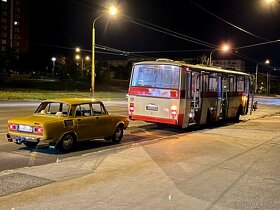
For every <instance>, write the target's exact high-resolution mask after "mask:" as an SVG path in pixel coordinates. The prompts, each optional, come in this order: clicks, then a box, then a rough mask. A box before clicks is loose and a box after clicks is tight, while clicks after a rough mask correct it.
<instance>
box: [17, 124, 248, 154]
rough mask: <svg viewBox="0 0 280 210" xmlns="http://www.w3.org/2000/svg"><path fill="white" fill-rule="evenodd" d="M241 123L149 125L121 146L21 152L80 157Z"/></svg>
mask: <svg viewBox="0 0 280 210" xmlns="http://www.w3.org/2000/svg"><path fill="white" fill-rule="evenodd" d="M240 122H243V121H242V120H239V121H238V122H236V121H232V120H221V121H218V122H213V123H211V124H207V125H199V126H191V127H188V128H185V129H183V128H181V127H178V126H173V125H166V124H149V125H142V126H139V127H137V128H132V129H131V134H127V135H124V139H123V141H122V143H120V144H114V143H112V142H110V141H105V140H103V139H96V140H90V141H83V142H79V143H77V144H76V146H75V148H74V149H73V150H72V151H70V152H67V153H64V152H61V151H60V150H58V149H53V148H49V147H48V146H47V145H40V146H38V147H37V148H35V149H31V148H28V147H21V148H19V150H27V151H30V152H39V153H45V154H49V155H58V156H64V157H67V156H78V155H82V154H86V153H88V152H96V151H102V150H106V149H111V148H118V147H121V146H124V145H129V144H133V143H142V142H146V143H148V142H149V141H151V140H155V139H157V138H160V139H164V138H165V137H162V135H166V139H168V138H172V136H175V135H177V134H182V133H189V132H196V131H203V130H204V129H215V128H219V127H225V126H230V125H233V124H236V123H240ZM143 131H147V132H155V131H156V132H158V133H159V134H161V136H159V135H157V134H155V135H145V132H143Z"/></svg>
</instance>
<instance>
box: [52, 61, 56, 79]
mask: <svg viewBox="0 0 280 210" xmlns="http://www.w3.org/2000/svg"><path fill="white" fill-rule="evenodd" d="M55 61H56V57H52V62H53V66H52V71H53V80H54V67H55Z"/></svg>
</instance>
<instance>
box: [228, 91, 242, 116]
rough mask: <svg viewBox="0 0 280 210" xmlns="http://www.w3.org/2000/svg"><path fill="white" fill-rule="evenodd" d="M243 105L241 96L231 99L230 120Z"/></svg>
mask: <svg viewBox="0 0 280 210" xmlns="http://www.w3.org/2000/svg"><path fill="white" fill-rule="evenodd" d="M241 104H242V99H241V97H240V96H231V97H230V98H229V109H228V116H227V117H228V118H234V117H235V116H236V113H237V111H238V108H239V106H240V105H241Z"/></svg>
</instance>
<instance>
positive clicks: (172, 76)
mask: <svg viewBox="0 0 280 210" xmlns="http://www.w3.org/2000/svg"><path fill="white" fill-rule="evenodd" d="M179 72H180V67H179V66H174V65H135V66H134V69H133V75H132V81H131V86H141V87H152V88H166V89H179V79H180V76H179Z"/></svg>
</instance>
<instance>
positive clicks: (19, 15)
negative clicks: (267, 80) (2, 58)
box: [0, 0, 29, 59]
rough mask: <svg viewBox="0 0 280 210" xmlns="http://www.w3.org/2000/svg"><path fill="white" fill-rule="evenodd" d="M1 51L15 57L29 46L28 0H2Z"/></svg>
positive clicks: (0, 17)
mask: <svg viewBox="0 0 280 210" xmlns="http://www.w3.org/2000/svg"><path fill="white" fill-rule="evenodd" d="M0 1H1V10H0V52H1V53H3V54H4V55H5V54H6V55H13V57H14V58H15V59H19V56H20V55H22V54H24V53H26V52H27V51H28V48H29V34H28V30H29V24H28V22H29V21H28V3H29V1H28V0H0Z"/></svg>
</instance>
